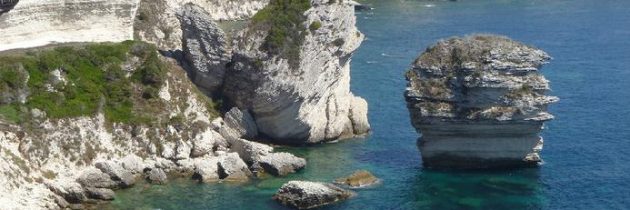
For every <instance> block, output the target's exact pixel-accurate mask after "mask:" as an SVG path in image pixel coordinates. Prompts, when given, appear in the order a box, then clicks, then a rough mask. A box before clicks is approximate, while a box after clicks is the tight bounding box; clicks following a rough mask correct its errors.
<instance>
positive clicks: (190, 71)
mask: <svg viewBox="0 0 630 210" xmlns="http://www.w3.org/2000/svg"><path fill="white" fill-rule="evenodd" d="M159 52H160V54H161V55H162V56H164V57H168V58H172V59H174V60H176V61H177V64H179V66H180V67H182V69H184V71H186V75H187V76H188V79H190V81H195V74H194V71H195V70H194V68H193V67H192V66H190V64H189V63H188V62H186V59H185V57H184V51H182V50H160V51H159ZM193 84H194V82H193ZM194 85H195V87H197V88H199V90H201V92H203V93H204V94H205V95H206V96H208V97H209V98H210V99H212V101H214V102H218V103H219V104H220V106H219V110H218V111H219V112H220V113H221V114H222V115H223V114H225V113H226V112H228V111H229V110H230V108H232V107H233V105H232V104H230V103H224V97H223V95H222V94H221V91H215V92H212V93H210V92H209V91H205V90H203V89H202V88H201V87H199V85H197V84H194ZM221 89H222V88H219V90H221Z"/></svg>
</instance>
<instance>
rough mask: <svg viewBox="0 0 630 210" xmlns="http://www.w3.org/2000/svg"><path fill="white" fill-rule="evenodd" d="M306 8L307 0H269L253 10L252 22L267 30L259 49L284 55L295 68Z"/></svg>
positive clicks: (302, 40) (304, 34)
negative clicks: (262, 7)
mask: <svg viewBox="0 0 630 210" xmlns="http://www.w3.org/2000/svg"><path fill="white" fill-rule="evenodd" d="M309 8H311V3H310V0H271V2H270V3H269V5H267V7H265V8H264V9H262V10H260V11H259V12H258V13H256V15H255V16H254V17H253V18H252V24H254V26H255V27H256V28H257V29H258V30H267V33H268V34H267V37H266V38H265V42H264V43H263V45H262V46H261V50H264V51H267V52H268V53H270V54H273V55H279V56H281V57H283V58H285V59H287V60H288V62H289V65H290V66H291V67H292V68H297V67H298V65H299V61H300V46H301V45H302V44H303V42H304V37H305V36H306V33H307V31H306V27H305V26H304V22H305V21H306V17H305V16H304V12H306V11H307V10H308V9H309ZM320 24H321V23H320ZM311 25H312V24H311Z"/></svg>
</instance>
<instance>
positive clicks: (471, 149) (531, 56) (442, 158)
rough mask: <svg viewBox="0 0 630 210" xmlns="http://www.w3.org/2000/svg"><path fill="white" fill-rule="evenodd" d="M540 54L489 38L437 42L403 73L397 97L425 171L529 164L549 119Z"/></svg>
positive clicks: (546, 84) (537, 159)
mask: <svg viewBox="0 0 630 210" xmlns="http://www.w3.org/2000/svg"><path fill="white" fill-rule="evenodd" d="M548 60H550V56H549V55H547V53H545V52H543V51H542V50H540V49H536V48H534V47H531V46H527V45H525V44H522V43H519V42H516V41H513V40H510V39H509V38H506V37H501V36H494V35H473V36H467V37H463V38H460V37H455V38H451V39H448V40H443V41H439V42H438V43H437V44H435V45H434V46H431V47H429V48H428V49H427V50H426V51H425V52H424V53H423V54H422V55H420V57H419V58H417V59H416V60H415V62H414V63H413V66H412V68H411V70H409V71H408V72H407V74H406V77H407V80H408V81H409V84H408V87H407V90H406V92H405V98H406V100H407V107H408V108H409V111H410V115H411V120H412V124H413V126H414V127H415V128H416V130H417V131H418V132H419V133H422V138H421V139H420V140H419V141H418V146H419V148H420V151H421V153H422V159H423V163H424V165H425V166H427V167H447V168H492V167H512V166H523V165H533V164H536V163H538V162H540V161H541V159H540V156H539V154H538V153H539V152H540V150H541V149H542V145H543V139H542V137H540V135H539V134H540V131H541V130H542V126H543V123H544V122H545V121H548V120H552V119H553V116H552V115H551V114H549V113H548V112H547V105H548V104H550V103H554V102H557V101H558V98H557V97H553V96H546V95H545V93H546V92H547V91H548V90H549V81H547V80H546V79H545V78H544V76H543V75H541V74H540V71H539V69H540V67H541V66H542V65H543V64H545V63H546V62H547V61H548Z"/></svg>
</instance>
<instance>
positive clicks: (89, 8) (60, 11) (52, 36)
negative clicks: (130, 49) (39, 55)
mask: <svg viewBox="0 0 630 210" xmlns="http://www.w3.org/2000/svg"><path fill="white" fill-rule="evenodd" d="M139 1H140V0H114V1H106V0H91V1H85V0H20V1H19V2H18V3H17V5H15V6H14V7H13V9H11V10H9V11H7V12H5V13H3V14H1V15H0V34H2V39H0V51H3V50H9V49H16V48H29V47H36V46H43V45H47V44H52V43H64V42H106V41H112V42H120V41H124V40H130V39H133V25H134V21H133V20H134V17H135V15H136V10H137V7H138V2H139Z"/></svg>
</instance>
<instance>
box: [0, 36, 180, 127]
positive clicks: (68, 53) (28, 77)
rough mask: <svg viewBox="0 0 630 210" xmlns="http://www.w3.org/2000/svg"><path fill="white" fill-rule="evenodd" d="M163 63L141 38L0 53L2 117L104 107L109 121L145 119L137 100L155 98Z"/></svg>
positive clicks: (78, 112) (63, 114) (162, 76)
mask: <svg viewBox="0 0 630 210" xmlns="http://www.w3.org/2000/svg"><path fill="white" fill-rule="evenodd" d="M167 68H168V67H167V65H166V64H165V63H164V62H163V61H161V60H160V58H159V55H158V53H157V51H156V48H155V47H154V46H153V45H150V44H146V43H143V42H136V41H126V42H123V43H116V44H112V43H108V44H87V45H84V46H66V47H56V48H53V49H44V50H31V51H27V52H26V53H20V54H15V55H2V56H0V118H2V119H4V120H5V121H9V122H13V123H20V122H23V121H25V120H28V119H29V117H30V116H31V115H32V114H31V113H32V110H33V109H37V110H40V111H43V112H44V113H46V116H47V117H48V118H52V119H58V118H66V117H78V116H88V115H93V114H95V113H98V112H103V113H104V114H105V117H106V118H107V119H108V120H109V121H113V122H125V123H131V122H140V121H148V120H150V119H148V118H147V117H143V116H141V114H139V112H137V111H135V110H136V106H137V104H138V103H137V101H139V100H147V101H148V100H154V99H155V98H157V95H158V90H159V88H160V87H161V86H162V84H163V83H164V81H165V77H166V71H167Z"/></svg>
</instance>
